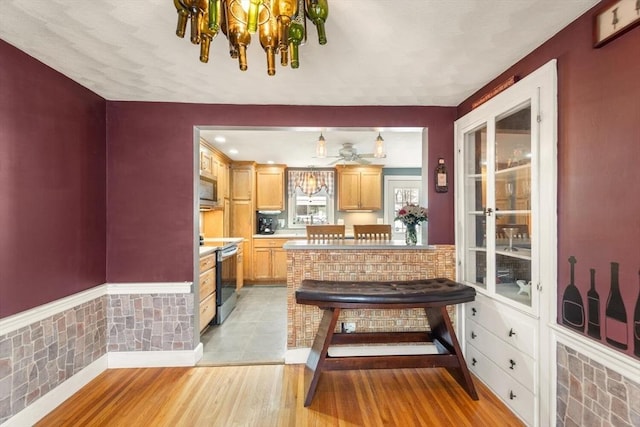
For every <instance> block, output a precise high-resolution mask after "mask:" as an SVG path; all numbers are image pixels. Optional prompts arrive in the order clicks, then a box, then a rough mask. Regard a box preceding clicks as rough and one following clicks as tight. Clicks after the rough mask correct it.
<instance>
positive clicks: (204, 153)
mask: <svg viewBox="0 0 640 427" xmlns="http://www.w3.org/2000/svg"><path fill="white" fill-rule="evenodd" d="M200 175H204V176H206V177H209V178H216V177H217V175H218V162H217V160H216V159H215V158H214V155H213V152H212V151H211V150H210V149H209V148H208V147H207V146H205V145H204V144H202V143H201V144H200Z"/></svg>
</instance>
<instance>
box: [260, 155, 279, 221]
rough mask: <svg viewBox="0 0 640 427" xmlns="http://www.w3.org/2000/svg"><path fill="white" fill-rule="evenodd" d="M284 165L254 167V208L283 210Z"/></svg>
mask: <svg viewBox="0 0 640 427" xmlns="http://www.w3.org/2000/svg"><path fill="white" fill-rule="evenodd" d="M284 171H285V166H284V165H258V166H257V167H256V192H257V195H256V209H258V210H280V211H281V210H284V203H285V196H284V193H285V191H284Z"/></svg>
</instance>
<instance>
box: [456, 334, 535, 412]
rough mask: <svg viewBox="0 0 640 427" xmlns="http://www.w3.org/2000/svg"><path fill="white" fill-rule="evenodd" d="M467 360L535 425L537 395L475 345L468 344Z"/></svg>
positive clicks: (512, 406)
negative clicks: (510, 375)
mask: <svg viewBox="0 0 640 427" xmlns="http://www.w3.org/2000/svg"><path fill="white" fill-rule="evenodd" d="M466 360H467V363H468V364H469V369H470V370H471V371H472V372H473V373H474V374H475V375H476V376H478V378H480V379H481V380H482V382H483V383H485V384H486V385H487V386H489V388H490V389H491V390H492V391H493V392H494V393H495V394H496V396H498V397H499V398H500V400H502V401H503V402H504V403H505V404H506V405H507V406H508V407H509V408H510V409H511V410H512V411H513V412H515V413H516V415H518V416H519V417H520V418H522V420H523V421H524V422H525V423H526V424H527V425H533V418H534V410H535V406H536V403H535V396H534V394H533V393H531V392H530V391H529V390H527V389H526V388H525V387H524V386H523V385H521V384H520V383H518V382H517V381H516V380H514V379H513V378H511V377H509V376H508V375H505V374H504V372H503V371H502V369H500V368H499V367H498V366H497V365H496V364H494V363H493V362H492V361H491V360H489V359H488V358H487V357H486V356H484V355H483V354H482V353H481V352H480V351H478V350H477V349H476V348H475V347H474V346H472V345H468V346H467V349H466Z"/></svg>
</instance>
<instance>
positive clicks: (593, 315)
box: [587, 268, 600, 340]
mask: <svg viewBox="0 0 640 427" xmlns="http://www.w3.org/2000/svg"><path fill="white" fill-rule="evenodd" d="M589 272H590V273H591V287H590V288H589V291H588V292H587V307H588V308H589V312H588V315H589V320H588V322H587V333H588V334H589V335H590V336H592V337H593V338H596V339H598V340H599V339H600V296H599V295H598V292H596V270H595V269H593V268H592V269H590V270H589Z"/></svg>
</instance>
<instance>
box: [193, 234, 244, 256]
mask: <svg viewBox="0 0 640 427" xmlns="http://www.w3.org/2000/svg"><path fill="white" fill-rule="evenodd" d="M243 240H244V239H243V238H242V237H219V238H207V239H204V245H202V246H200V256H205V255H209V254H211V253H213V252H214V251H215V250H216V249H220V248H221V247H223V246H224V245H226V244H229V243H240V242H242V241H243Z"/></svg>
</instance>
